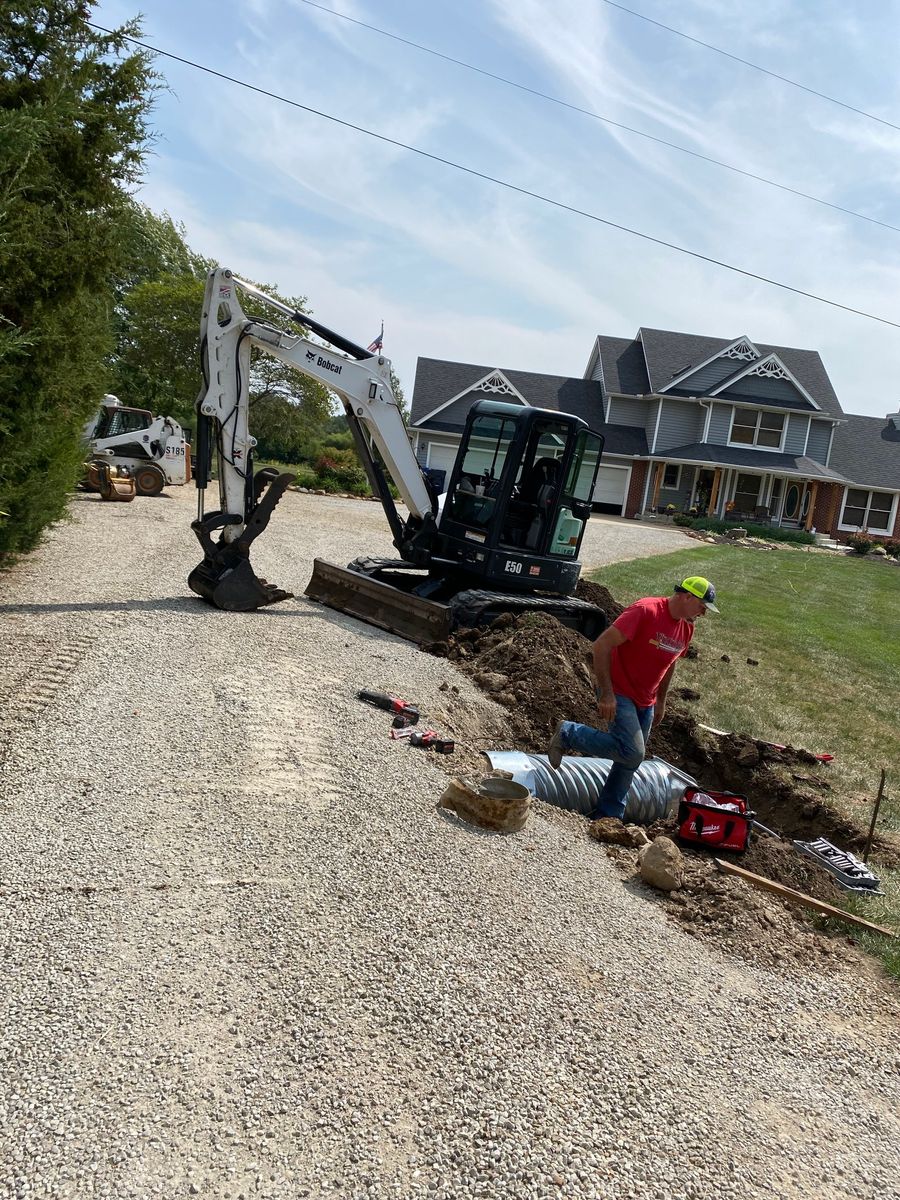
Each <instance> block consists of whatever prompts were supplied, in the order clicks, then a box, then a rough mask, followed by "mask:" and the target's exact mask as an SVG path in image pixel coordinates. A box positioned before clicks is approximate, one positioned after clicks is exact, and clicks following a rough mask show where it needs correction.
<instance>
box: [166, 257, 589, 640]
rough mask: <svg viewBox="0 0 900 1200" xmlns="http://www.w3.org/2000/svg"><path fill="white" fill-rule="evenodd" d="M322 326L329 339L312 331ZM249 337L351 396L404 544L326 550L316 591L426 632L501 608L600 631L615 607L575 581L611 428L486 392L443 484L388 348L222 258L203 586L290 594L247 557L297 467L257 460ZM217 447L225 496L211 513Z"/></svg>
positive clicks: (227, 598) (201, 406)
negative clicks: (397, 383)
mask: <svg viewBox="0 0 900 1200" xmlns="http://www.w3.org/2000/svg"><path fill="white" fill-rule="evenodd" d="M241 293H246V294H248V295H251V296H253V297H255V298H256V299H257V300H260V301H262V302H264V303H265V304H266V305H269V306H271V307H272V309H273V310H277V311H278V312H279V313H281V314H282V315H283V316H287V317H288V318H290V320H291V321H292V322H293V323H295V324H296V325H297V326H299V328H298V330H297V332H296V333H295V332H293V331H291V332H285V331H284V330H283V329H280V328H277V327H276V326H274V325H269V324H267V323H265V322H262V321H259V320H254V319H251V318H249V317H248V316H247V315H246V314H245V313H244V311H243V309H242V308H241V303H240V295H241ZM310 333H311V334H314V335H315V336H316V337H317V338H319V339H321V341H322V342H325V343H327V345H322V344H320V342H313V341H312V340H311V338H310V336H309V334H310ZM252 347H255V348H256V349H257V350H259V351H262V352H263V353H264V354H268V355H271V356H272V357H273V358H276V359H278V360H279V361H281V362H283V363H287V364H288V365H289V366H291V367H293V368H294V369H295V370H297V371H298V372H300V373H301V374H302V375H306V376H308V377H310V378H312V379H315V380H318V382H319V383H322V384H324V385H325V386H326V387H327V388H329V389H330V390H331V391H332V392H334V393H335V394H336V395H337V396H338V397H339V398H340V400H341V402H342V403H343V407H344V412H345V414H346V417H347V422H348V425H349V427H350V430H351V432H352V434H353V439H354V442H355V445H356V449H357V452H358V454H359V457H360V459H361V461H362V464H363V467H364V468H365V471H366V475H367V477H368V480H369V484H370V486H371V488H372V491H373V492H374V493H375V495H376V496H377V497H378V498H379V499H380V500H381V503H382V505H383V507H384V510H385V515H386V516H387V520H388V524H389V526H390V529H391V532H392V534H393V542H394V546H395V547H396V549H397V552H398V555H399V557H398V558H395V559H376V558H362V559H356V560H355V561H354V562H352V563H350V564H349V565H348V566H347V567H341V566H338V565H336V564H333V563H328V562H325V561H324V560H322V559H316V560H315V562H314V569H313V574H312V578H311V580H310V582H309V584H308V586H307V588H306V595H307V596H309V597H311V598H312V599H314V600H318V601H320V602H322V603H324V604H326V605H328V606H330V607H332V608H337V609H340V610H341V611H343V612H347V613H350V614H351V615H353V616H356V617H359V618H360V619H362V620H364V621H368V622H369V623H371V624H373V625H377V626H380V627H381V628H383V629H388V630H390V631H391V632H393V633H397V634H400V635H401V636H403V637H407V638H410V639H412V640H414V641H418V642H420V643H433V642H439V641H442V640H445V639H446V638H447V637H448V636H449V634H450V633H451V631H452V630H453V629H454V628H455V627H456V626H458V625H477V624H483V623H486V622H488V621H490V620H493V619H494V618H496V617H497V616H499V615H500V614H501V613H504V612H512V613H520V612H523V611H545V612H549V613H551V614H552V615H554V616H556V617H557V618H558V619H559V620H560V621H562V622H563V623H564V624H567V625H570V626H573V627H575V628H578V629H580V630H581V631H582V632H583V633H585V635H586V636H588V637H591V638H593V637H596V636H597V635H598V634H599V633H600V632H602V630H603V628H604V627H605V623H606V622H605V618H604V616H603V614H602V612H601V611H600V610H599V609H598V608H597V607H596V606H595V605H592V604H589V603H587V602H586V601H583V600H581V599H578V598H577V597H575V596H574V595H573V593H574V591H575V586H576V584H577V582H578V577H579V573H580V569H581V568H580V566H579V564H578V561H577V558H578V551H579V548H580V546H581V540H582V537H583V535H584V529H585V525H586V522H587V520H588V517H589V516H590V512H591V507H590V500H591V496H592V494H593V489H594V483H595V480H596V475H597V469H598V467H599V464H600V457H601V454H602V450H603V438H602V436H601V435H600V434H598V433H595V432H594V431H592V430H591V429H590V428H589V427H588V425H587V424H586V423H585V422H584V421H582V420H581V419H580V418H578V417H576V416H573V415H571V414H568V413H562V412H557V411H553V410H549V409H538V408H531V407H528V406H526V405H516V404H508V403H502V402H499V401H494V400H479V401H477V402H476V403H475V404H473V405H472V408H471V409H470V411H469V413H468V416H467V419H466V424H465V429H464V432H463V436H462V441H461V444H460V448H459V453H458V454H457V457H456V461H455V464H454V467H453V469H452V471H451V473H450V477H449V481H448V487H447V491H446V493H445V495H443V496H441V497H438V495H437V494H436V492H435V491H434V489H433V488H432V486H431V484H430V482H429V481H428V480H427V479H426V477H425V476H424V474H423V472H422V468H421V467H420V465H419V463H418V462H417V460H416V457H415V454H414V453H413V450H412V447H411V445H410V441H409V437H408V435H407V431H406V427H405V426H404V423H403V419H402V417H401V414H400V409H399V406H398V404H397V401H396V398H395V396H394V394H393V392H392V390H391V382H390V380H391V365H390V362H389V361H388V360H387V359H386V358H385V357H384V356H383V355H382V354H381V353H380V352H379V353H375V354H373V353H371V352H370V351H368V350H365V349H363V348H362V347H361V346H358V345H356V344H354V343H353V342H351V341H349V340H348V339H346V338H344V337H342V336H341V335H340V334H337V333H334V332H332V331H331V330H330V329H327V328H326V327H325V326H324V325H320V324H319V323H318V322H317V321H314V320H312V319H311V318H310V317H308V316H307V315H306V314H305V313H301V312H298V311H295V310H294V309H292V308H290V307H289V306H287V305H284V304H282V303H281V302H280V301H277V300H274V299H272V297H270V296H268V295H266V294H265V293H264V292H262V291H260V290H259V289H258V288H256V287H254V286H253V285H252V284H249V283H245V282H244V281H242V280H240V279H238V278H236V277H235V276H233V275H232V273H231V272H230V271H228V270H225V269H223V268H221V267H219V268H216V269H215V270H213V271H211V272H210V274H209V277H208V279H207V284H206V294H205V297H204V302H203V315H202V320H201V346H200V356H201V364H202V371H203V385H202V388H201V391H200V395H199V396H198V398H197V436H196V464H197V465H196V471H195V480H194V481H195V483H196V486H197V488H198V506H197V517H196V520H194V521H193V523H192V525H191V528H192V529H193V530H194V532H195V534H196V535H197V538H198V539H199V541H200V545H201V546H202V548H203V561H202V562H201V563H199V564H198V565H197V566H196V567H195V568H194V570H193V571H192V572H191V574H190V576H189V578H188V584H189V586H190V587H191V589H192V590H193V591H194V592H196V593H197V594H198V595H199V596H201V597H202V598H203V599H204V600H207V601H208V602H209V603H211V604H213V605H215V606H216V607H218V608H221V609H230V610H233V611H238V612H247V611H250V610H253V609H257V608H261V607H263V606H264V605H267V604H274V603H277V602H278V601H281V600H286V599H289V598H290V597H291V596H292V595H293V593H292V592H287V591H283V590H282V589H280V588H278V587H275V586H274V585H272V584H270V583H268V582H267V581H266V580H264V579H260V578H258V577H257V576H256V574H255V573H254V571H253V568H252V567H251V565H250V548H251V545H252V543H253V541H254V540H255V539H256V538H257V537H258V536H259V535H260V533H262V532H263V530H264V529H265V528H266V526H267V524H268V522H269V519H270V517H271V515H272V512H273V510H274V508H275V506H276V505H277V504H278V502H279V500H280V499H281V497H282V496H283V494H284V492H285V490H286V489H287V488H288V486H289V485H290V484H291V483H292V482H293V481H294V479H295V476H294V475H291V474H287V473H284V474H280V473H279V472H278V471H277V470H275V469H274V468H271V467H267V468H262V469H260V470H255V469H254V448H255V446H256V439H255V438H254V437H253V435H252V434H251V432H250V425H249V422H250V412H251V410H250V398H249V395H248V384H249V380H250V351H251V348H252ZM214 455H215V458H216V468H217V475H218V487H219V507H218V508H217V509H215V510H214V511H210V512H207V511H205V501H204V498H205V494H206V488H207V485H208V483H209V481H210V477H211V466H212V461H213V456H214ZM388 479H390V480H392V481H393V483H394V485H395V487H396V489H397V491H398V493H399V495H400V497H401V499H402V501H403V504H404V505H405V507H406V510H407V515H405V516H404V515H403V514H402V513H401V512H400V511H399V509H398V506H397V505H396V504H395V502H394V499H393V496H392V494H391V491H390V488H389V485H388Z"/></svg>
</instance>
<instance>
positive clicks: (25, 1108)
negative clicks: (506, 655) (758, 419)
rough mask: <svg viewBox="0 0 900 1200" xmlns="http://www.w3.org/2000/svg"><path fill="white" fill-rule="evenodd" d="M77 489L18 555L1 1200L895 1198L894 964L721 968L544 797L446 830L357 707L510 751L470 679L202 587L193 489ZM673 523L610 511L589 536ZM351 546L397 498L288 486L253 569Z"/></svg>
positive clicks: (436, 775)
mask: <svg viewBox="0 0 900 1200" xmlns="http://www.w3.org/2000/svg"><path fill="white" fill-rule="evenodd" d="M72 512H73V517H74V519H73V522H72V523H70V524H68V525H64V526H60V527H58V528H57V529H56V530H55V531H53V532H52V533H51V535H50V536H49V537H48V539H47V540H46V543H45V544H44V545H43V546H42V548H41V549H40V550H39V551H38V552H37V553H35V554H34V555H33V556H31V557H30V558H29V559H28V560H27V561H24V562H22V563H21V564H19V565H18V566H17V567H16V568H14V569H13V570H11V571H9V572H7V573H5V574H2V575H0V699H2V713H0V822H2V830H3V836H2V838H0V901H2V910H0V912H2V916H0V945H2V961H3V969H4V978H3V986H2V988H0V1162H2V1166H0V1194H2V1195H3V1196H5V1197H6V1196H8V1197H38V1196H40V1197H77V1198H79V1200H80V1198H82V1197H94V1196H107V1197H121V1198H123V1200H124V1198H128V1200H131V1198H135V1200H136V1198H138V1197H164V1198H166V1200H172V1198H175V1197H182V1196H188V1195H199V1196H202V1197H222V1198H225V1197H228V1198H230V1200H240V1198H241V1197H244V1198H245V1200H251V1198H255V1197H257V1196H265V1197H277V1198H279V1200H293V1198H294V1197H304V1196H306V1197H323V1196H339V1197H353V1198H355V1197H360V1198H362V1197H369V1198H375V1200H380V1198H382V1197H383V1198H388V1197H412V1198H414V1197H422V1196H428V1197H443V1198H446V1200H450V1198H458V1197H492V1198H494V1197H496V1198H503V1200H506V1198H508V1197H516V1198H518V1197H522V1198H525V1197H539V1198H542V1200H543V1198H547V1197H559V1198H560V1200H562V1198H568V1200H574V1198H582V1197H583V1198H588V1197H640V1198H642V1200H643V1198H647V1200H669V1198H675V1197H695V1198H698V1200H699V1198H704V1200H706V1198H711V1197H730V1196H733V1197H741V1198H745V1197H750V1198H757V1197H759V1198H762V1197H773V1196H780V1197H786V1198H788V1200H792V1198H795V1197H803V1198H809V1200H812V1198H816V1200H829V1198H832V1197H833V1198H837V1197H841V1198H843V1197H865V1198H871V1200H875V1198H876V1197H877V1198H878V1200H885V1198H886V1197H892V1196H897V1195H898V1184H897V1181H898V1179H900V1124H898V1117H897V1113H898V1111H900V1088H898V1073H897V1067H898V1058H897V1045H898V1042H897V1033H898V1028H900V1021H898V1016H900V1009H898V1003H897V999H896V995H895V994H894V993H890V992H888V991H887V989H886V988H885V987H884V986H883V985H881V984H880V983H879V982H878V981H877V980H876V979H875V977H874V976H873V977H872V978H870V979H862V978H860V977H859V976H858V975H854V974H850V973H848V972H847V971H846V970H845V971H843V972H842V971H841V970H840V969H838V968H836V969H835V970H834V971H831V972H828V973H826V974H824V975H822V976H820V977H804V976H800V975H795V974H790V973H787V972H784V973H776V972H772V971H769V970H762V969H753V968H752V967H749V966H747V965H745V964H743V963H741V962H740V961H738V960H737V959H734V958H728V957H725V956H724V955H723V954H721V953H720V952H719V951H718V950H715V949H711V948H710V947H709V946H707V945H704V944H702V943H700V942H697V941H694V940H692V939H691V938H690V937H688V936H687V935H686V934H684V933H682V932H680V931H679V930H678V929H677V928H674V927H673V926H671V925H669V924H667V923H666V921H665V919H664V918H663V917H662V916H661V915H660V913H659V910H658V909H657V908H656V907H655V905H654V904H653V903H652V898H651V897H650V896H649V895H648V894H647V893H646V892H644V891H643V890H642V889H641V888H639V887H634V886H631V885H626V886H623V884H622V881H621V879H620V877H619V875H618V874H617V872H616V870H615V868H614V866H613V865H612V864H611V862H610V861H609V860H608V859H607V857H606V856H605V855H604V854H603V853H602V852H601V851H600V850H599V848H598V847H597V846H596V845H595V844H593V843H591V842H589V841H588V839H587V837H586V836H585V834H584V831H583V829H584V827H583V826H582V825H580V824H579V823H576V822H574V821H572V820H567V821H565V822H563V821H560V820H559V819H557V817H556V816H555V815H554V814H553V813H552V812H550V811H548V810H546V809H543V810H540V811H537V812H536V813H534V814H533V815H532V817H531V819H530V821H529V824H528V826H527V827H526V829H525V830H524V831H523V832H522V833H520V834H517V835H514V836H512V837H501V836H488V835H483V834H479V833H478V832H475V831H473V830H472V829H470V828H467V827H465V826H463V825H461V824H459V823H456V822H454V821H453V820H452V819H446V818H444V817H442V816H441V815H439V814H438V812H437V811H436V809H435V803H436V801H437V798H438V797H439V795H440V793H441V791H442V790H443V788H444V786H445V778H446V777H445V776H444V775H443V774H442V773H441V771H440V770H439V769H438V768H437V767H436V766H435V765H434V762H433V760H432V759H430V758H429V757H428V756H427V755H426V754H425V753H423V752H420V751H416V750H414V749H411V748H408V747H406V746H404V745H403V744H402V743H399V744H398V743H393V742H391V741H390V740H389V739H388V737H387V736H386V733H387V726H388V722H387V719H386V717H385V714H383V713H379V712H377V711H376V710H373V709H370V708H367V707H366V706H364V705H362V704H360V703H358V702H357V701H356V700H355V698H354V694H355V691H356V690H357V689H358V688H360V687H374V688H385V689H389V690H394V691H397V692H399V693H400V694H405V695H407V696H409V697H411V698H414V699H415V700H417V701H418V702H419V703H420V704H421V705H422V707H423V709H424V711H425V712H426V713H427V714H428V715H429V717H430V718H431V719H433V721H434V723H435V724H436V725H437V727H438V728H442V727H447V726H448V725H450V726H452V723H453V722H456V726H455V727H456V728H458V727H459V723H460V722H463V721H468V722H469V728H471V729H472V730H473V736H476V734H475V732H474V731H478V730H480V731H481V732H480V736H483V737H484V739H485V741H486V742H487V743H488V744H491V745H496V744H497V740H496V739H497V738H498V737H500V736H502V722H503V719H504V714H503V710H500V709H498V708H496V707H495V706H494V705H493V704H492V703H491V702H489V701H488V700H486V699H484V698H483V697H482V696H481V695H480V694H479V693H478V692H477V691H476V690H475V689H474V688H473V687H472V685H471V684H470V683H469V682H468V681H467V680H466V679H464V678H463V677H462V676H460V675H458V674H456V673H455V671H454V670H453V668H452V667H451V666H450V665H449V664H447V663H446V662H445V661H443V660H439V659H435V658H431V657H429V656H427V655H424V654H422V653H420V652H418V651H417V650H416V649H415V648H414V647H412V646H411V645H409V644H407V643H405V642H402V641H399V640H397V639H395V638H392V637H389V636H386V635H384V634H382V633H380V632H378V631H377V630H374V629H372V628H370V627H368V626H365V625H363V624H360V623H358V622H355V621H353V620H352V619H350V618H347V617H344V616H343V615H341V614H336V613H333V612H331V611H329V610H326V609H322V608H321V607H319V606H316V605H313V604H311V603H310V602H308V601H306V600H305V599H302V598H300V599H296V600H292V601H289V602H287V603H285V604H282V605H278V606H276V607H274V608H271V609H268V610H263V611H261V612H259V613H254V614H246V615H242V614H227V613H222V612H218V611H216V610H213V609H211V608H208V607H206V606H204V605H203V604H202V603H201V602H200V601H198V600H197V599H196V598H193V597H192V596H191V595H190V593H189V592H188V591H187V588H186V585H185V578H186V575H187V572H188V570H189V569H190V567H191V566H193V565H194V563H195V562H196V561H197V560H198V558H199V550H198V547H197V545H196V542H195V540H194V537H193V535H192V534H191V533H190V530H189V522H190V518H191V516H192V512H193V496H192V494H191V492H190V490H189V489H184V490H183V491H182V492H179V491H176V490H174V489H173V491H172V493H171V494H166V495H164V496H163V497H160V498H159V499H158V500H146V499H139V500H137V501H136V502H135V503H133V504H129V505H124V504H123V505H115V504H103V503H101V502H100V501H99V500H98V499H96V498H94V497H91V496H79V497H77V498H76V499H75V500H74V501H73V504H72ZM679 544H681V539H680V535H679V534H677V532H676V531H673V530H671V529H669V528H656V527H650V526H646V527H641V526H637V525H636V523H627V522H617V521H606V520H598V521H596V522H594V521H592V522H591V536H590V549H589V550H588V551H587V552H586V554H585V556H584V557H585V560H586V562H588V563H599V562H600V561H602V560H603V558H604V556H605V555H606V554H607V553H608V551H610V550H612V552H613V555H614V557H617V558H621V557H623V556H625V554H624V552H623V548H624V547H628V546H631V547H636V546H637V545H640V546H641V553H644V552H647V553H655V552H664V551H665V550H667V549H669V548H670V547H672V548H675V547H677V546H678V545H679ZM363 552H370V553H389V552H390V544H389V539H388V536H387V533H386V527H385V522H384V519H383V516H382V514H381V510H380V508H379V507H378V506H376V505H374V504H366V503H363V502H348V501H341V500H337V499H326V498H318V497H313V496H305V495H299V494H290V495H288V496H287V497H285V499H284V501H283V502H282V504H281V506H280V507H279V509H278V511H277V512H276V514H275V517H274V518H273V521H272V525H271V526H270V529H269V531H268V532H267V533H266V534H265V535H264V536H263V537H262V538H261V539H260V541H259V544H258V548H257V551H256V552H255V556H254V563H255V566H256V568H257V571H258V572H259V573H260V574H262V575H264V576H265V577H266V578H267V579H269V580H271V581H272V582H274V583H277V584H278V585H280V586H282V587H286V588H290V589H292V590H295V591H297V592H298V593H301V592H302V589H303V586H304V585H305V582H306V579H307V577H308V574H309V570H310V569H311V563H312V558H313V556H314V555H317V554H318V555H322V556H323V557H327V558H331V559H333V560H334V561H337V562H346V561H348V560H349V559H350V558H352V557H354V556H355V555H357V554H359V553H363ZM454 689H458V692H456V691H455V690H454ZM452 727H453V726H452ZM735 936H736V937H739V936H740V930H739V929H738V930H736V931H735Z"/></svg>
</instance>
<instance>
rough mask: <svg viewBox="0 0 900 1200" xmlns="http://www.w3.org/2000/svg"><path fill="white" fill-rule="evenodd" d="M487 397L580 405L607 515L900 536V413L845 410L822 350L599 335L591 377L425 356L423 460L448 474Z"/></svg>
mask: <svg viewBox="0 0 900 1200" xmlns="http://www.w3.org/2000/svg"><path fill="white" fill-rule="evenodd" d="M484 396H493V397H495V398H498V399H499V398H502V399H504V400H507V401H511V402H513V403H520V404H530V405H533V406H535V407H539V408H551V409H559V410H563V411H566V412H571V413H575V414H576V415H578V416H580V417H582V418H583V419H584V420H585V421H587V422H588V424H589V425H591V426H592V427H593V428H594V429H597V430H598V431H599V432H601V433H602V434H603V435H604V437H605V439H606V446H605V450H604V454H603V463H602V466H601V467H600V471H599V475H598V479H597V485H596V488H595V492H594V503H595V506H596V507H597V508H598V509H599V510H601V511H606V512H613V513H619V514H621V515H623V516H628V517H631V516H639V515H640V514H641V513H644V512H651V511H658V510H660V509H664V508H665V507H666V506H667V505H673V506H674V507H675V508H676V509H681V510H687V509H694V508H695V509H697V510H698V511H699V512H702V513H704V514H708V515H710V516H718V517H726V516H730V517H733V518H734V517H742V518H744V519H747V520H749V519H754V518H755V519H756V520H761V521H767V522H770V523H773V524H779V525H786V526H793V527H795V528H806V529H816V530H818V531H820V532H828V533H831V534H832V535H833V536H835V537H846V536H847V535H848V534H849V533H851V532H854V531H855V530H857V529H860V528H866V529H868V530H869V531H870V532H871V533H873V534H876V535H878V536H880V537H883V538H888V537H895V538H896V537H900V513H898V494H900V414H897V415H894V416H892V417H889V418H887V420H880V419H878V418H874V417H858V416H848V415H845V414H844V412H843V410H842V409H841V406H840V403H839V401H838V398H837V396H836V395H835V392H834V388H833V387H832V385H831V382H830V380H829V378H828V375H827V373H826V371H825V367H824V365H823V363H822V360H821V358H820V357H819V355H818V353H817V352H816V351H814V350H798V349H792V348H790V347H786V346H770V345H762V344H756V343H754V342H753V341H751V340H750V338H749V337H739V338H736V339H733V340H731V341H724V340H722V339H718V338H710V337H701V336H698V335H692V334H682V333H673V332H671V331H668V330H661V329H641V330H639V331H638V334H637V336H636V337H635V338H633V339H627V338H613V337H604V336H599V337H597V338H596V339H595V342H594V345H593V347H592V350H591V354H590V357H589V360H588V364H587V369H586V371H585V374H584V377H583V378H581V379H569V378H565V377H562V376H551V375H541V374H537V373H534V372H528V371H515V370H506V369H502V368H498V367H495V366H478V365H475V364H470V363H453V362H445V361H443V360H439V359H424V358H420V359H419V363H418V369H417V372H416V382H415V389H414V393H413V401H412V412H411V419H410V432H411V435H412V436H413V439H414V446H415V448H416V452H417V455H418V457H419V461H420V462H421V463H422V465H423V466H427V467H431V468H433V469H437V470H444V471H446V470H448V469H449V467H450V465H451V464H452V462H453V459H454V458H455V455H456V448H457V446H458V444H459V437H460V433H461V430H462V426H463V423H464V421H465V416H466V413H467V412H468V409H469V407H470V405H471V404H472V403H474V401H475V400H477V399H479V398H481V397H484Z"/></svg>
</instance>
